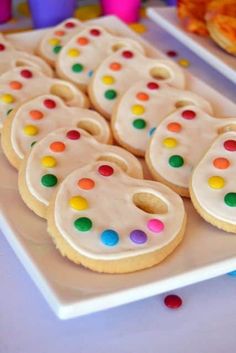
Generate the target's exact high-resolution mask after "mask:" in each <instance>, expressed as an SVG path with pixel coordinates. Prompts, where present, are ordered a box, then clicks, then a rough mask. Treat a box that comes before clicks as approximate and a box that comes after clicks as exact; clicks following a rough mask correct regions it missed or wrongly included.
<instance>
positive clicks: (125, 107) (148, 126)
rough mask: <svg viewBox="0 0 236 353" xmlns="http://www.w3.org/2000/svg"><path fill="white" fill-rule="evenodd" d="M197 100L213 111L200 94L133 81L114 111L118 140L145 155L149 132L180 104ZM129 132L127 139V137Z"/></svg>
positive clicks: (195, 103)
mask: <svg viewBox="0 0 236 353" xmlns="http://www.w3.org/2000/svg"><path fill="white" fill-rule="evenodd" d="M183 104H184V105H187V104H194V105H197V106H199V107H200V108H202V109H203V110H205V111H206V112H207V113H210V114H211V113H212V108H211V105H210V103H208V102H207V101H206V100H205V99H204V98H202V97H200V96H199V95H197V94H195V93H193V92H190V91H184V90H181V89H177V88H174V87H170V86H168V85H166V84H161V83H159V82H157V81H154V80H152V81H150V80H142V81H139V82H137V83H135V84H134V85H132V86H131V87H130V88H129V89H128V90H127V91H126V92H125V94H124V95H123V96H122V97H121V99H120V100H119V102H118V104H117V106H116V108H115V110H114V111H113V115H112V128H113V132H114V134H115V137H116V136H117V139H118V141H119V143H120V144H121V145H122V146H124V147H130V148H131V149H132V152H133V153H134V152H135V151H136V153H137V155H140V156H143V155H144V154H145V151H146V146H147V143H148V141H149V138H150V136H151V135H152V133H153V132H154V130H155V128H156V126H157V125H158V124H159V123H160V122H161V121H162V120H163V118H165V117H166V116H167V115H168V114H170V113H172V112H173V111H175V110H176V108H178V107H180V106H181V105H183ZM127 136H128V139H127Z"/></svg>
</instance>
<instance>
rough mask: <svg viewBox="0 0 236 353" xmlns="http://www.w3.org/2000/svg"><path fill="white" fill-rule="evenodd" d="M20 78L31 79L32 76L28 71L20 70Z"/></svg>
mask: <svg viewBox="0 0 236 353" xmlns="http://www.w3.org/2000/svg"><path fill="white" fill-rule="evenodd" d="M20 74H21V76H22V77H24V78H31V77H33V74H32V72H31V71H30V70H21V73H20Z"/></svg>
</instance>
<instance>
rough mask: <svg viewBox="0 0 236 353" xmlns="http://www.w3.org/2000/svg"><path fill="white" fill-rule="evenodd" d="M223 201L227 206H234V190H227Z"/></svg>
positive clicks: (235, 201) (235, 204)
mask: <svg viewBox="0 0 236 353" xmlns="http://www.w3.org/2000/svg"><path fill="white" fill-rule="evenodd" d="M224 201H225V203H226V205H227V206H229V207H236V192H229V193H228V194H226V195H225V198H224Z"/></svg>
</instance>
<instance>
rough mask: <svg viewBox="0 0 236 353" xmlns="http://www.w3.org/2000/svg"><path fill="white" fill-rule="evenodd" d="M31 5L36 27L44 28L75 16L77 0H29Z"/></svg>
mask: <svg viewBox="0 0 236 353" xmlns="http://www.w3.org/2000/svg"><path fill="white" fill-rule="evenodd" d="M1 1H2V0H1ZM29 5H30V10H31V15H32V19H33V24H34V27H35V28H43V27H50V26H55V25H56V24H58V23H60V22H61V21H63V20H65V19H66V18H68V17H71V16H73V14H74V11H75V8H76V0H29Z"/></svg>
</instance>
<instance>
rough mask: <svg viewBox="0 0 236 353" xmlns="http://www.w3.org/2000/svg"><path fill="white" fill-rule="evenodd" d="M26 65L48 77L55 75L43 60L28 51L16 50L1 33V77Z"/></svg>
mask: <svg viewBox="0 0 236 353" xmlns="http://www.w3.org/2000/svg"><path fill="white" fill-rule="evenodd" d="M25 65H28V66H32V67H34V68H36V69H39V70H41V71H43V72H44V73H45V75H47V76H50V77H51V76H52V75H53V72H52V69H51V68H50V66H49V65H48V64H47V63H46V62H45V61H44V60H43V59H41V58H39V57H38V56H35V55H33V54H30V53H27V52H26V51H20V50H16V49H15V48H14V47H13V45H12V44H11V43H10V42H9V41H7V40H6V39H5V37H4V36H3V35H1V33H0V75H1V74H3V73H4V72H6V71H9V70H11V69H13V68H15V67H17V66H25Z"/></svg>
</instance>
